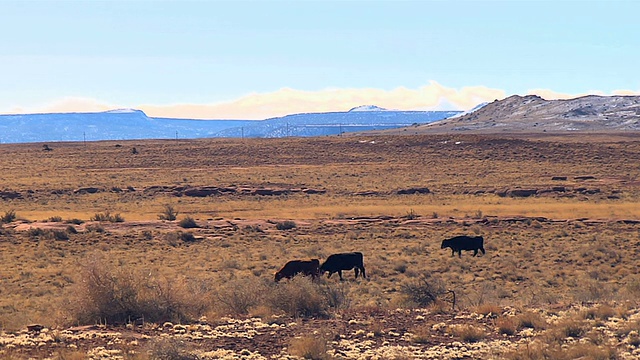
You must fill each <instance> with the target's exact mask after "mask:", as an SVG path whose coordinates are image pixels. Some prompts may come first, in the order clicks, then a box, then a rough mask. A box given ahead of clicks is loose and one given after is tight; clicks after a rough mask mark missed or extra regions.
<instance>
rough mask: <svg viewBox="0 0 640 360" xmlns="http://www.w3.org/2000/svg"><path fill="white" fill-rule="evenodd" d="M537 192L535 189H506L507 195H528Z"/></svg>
mask: <svg viewBox="0 0 640 360" xmlns="http://www.w3.org/2000/svg"><path fill="white" fill-rule="evenodd" d="M537 193H538V190H537V189H512V190H509V191H507V196H511V197H529V196H532V195H535V194H537Z"/></svg>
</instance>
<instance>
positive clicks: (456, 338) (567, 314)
mask: <svg viewBox="0 0 640 360" xmlns="http://www.w3.org/2000/svg"><path fill="white" fill-rule="evenodd" d="M443 310H444V309H434V308H431V309H396V310H381V309H359V310H350V311H347V312H344V313H340V314H336V315H335V316H334V317H332V318H330V319H291V318H279V317H272V318H269V319H268V320H263V319H260V318H245V319H232V318H226V317H225V318H220V319H218V320H214V321H207V320H206V319H201V321H199V322H197V323H194V324H189V325H181V324H172V323H164V324H150V323H146V324H129V325H126V326H121V327H115V326H108V325H94V326H82V327H71V328H66V329H49V328H44V327H41V326H38V325H31V326H29V327H28V328H26V329H23V330H21V331H17V332H10V333H7V332H3V333H1V335H0V354H2V355H3V356H5V357H9V358H63V357H61V354H65V352H66V353H67V354H68V353H69V352H78V353H83V354H86V356H87V358H89V359H126V358H135V357H138V358H140V357H142V356H149V355H151V356H156V357H157V358H162V357H163V356H167V357H169V356H174V355H175V356H177V355H178V354H179V356H181V357H180V358H185V359H186V358H193V359H286V358H297V357H305V356H306V357H308V358H335V359H501V358H515V357H514V355H513V354H514V353H516V354H517V353H518V352H519V351H523V349H527V351H530V349H533V348H540V347H542V348H544V347H546V348H548V349H549V351H551V350H550V349H552V348H553V347H554V346H559V349H564V350H565V351H566V352H567V354H569V353H570V352H571V350H572V349H574V353H576V351H577V352H580V351H582V352H583V353H586V355H585V356H584V357H580V358H584V359H592V358H599V357H598V355H599V354H601V353H603V352H605V351H606V352H607V354H610V355H615V356H614V357H609V358H618V359H637V358H638V357H639V356H640V349H638V345H639V344H640V338H639V337H638V330H640V329H639V326H638V323H639V322H640V309H631V310H628V311H626V312H625V313H624V314H607V315H605V316H602V315H600V314H599V313H598V310H597V306H591V307H573V308H567V309H563V310H555V311H554V310H546V311H542V310H535V311H532V312H531V313H533V314H535V316H539V317H537V318H536V319H542V320H540V321H541V323H536V322H535V321H532V323H530V324H524V325H523V324H519V325H518V324H516V325H515V328H514V331H513V332H511V329H510V328H509V326H508V325H505V321H506V320H507V319H514V320H516V323H517V321H520V322H523V321H522V319H523V314H522V312H519V311H517V310H516V309H512V308H502V309H500V311H502V313H493V312H488V313H486V314H481V313H475V312H467V311H453V312H449V311H446V310H444V311H443ZM589 314H592V316H589ZM609 315H611V316H609ZM568 321H572V322H573V324H574V326H575V327H576V329H577V330H576V329H573V330H572V328H571V327H567V326H566V325H563V324H567V322H568ZM507 323H508V322H507ZM575 324H578V325H575ZM567 328H569V330H567ZM571 331H573V332H571ZM558 333H560V334H561V335H559V336H558V335H557V334H558ZM296 339H297V340H298V342H296ZM305 339H307V342H306V343H305V342H304V340H305ZM318 344H320V345H318ZM304 351H308V353H307V354H305V353H304ZM163 354H164V355H163ZM171 354H173V355H171ZM171 358H175V357H171ZM519 358H525V359H526V358H536V357H533V356H532V357H519ZM556 358H564V357H560V356H558V357H556Z"/></svg>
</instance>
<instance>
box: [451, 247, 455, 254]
mask: <svg viewBox="0 0 640 360" xmlns="http://www.w3.org/2000/svg"><path fill="white" fill-rule="evenodd" d="M455 254H456V249H454V248H451V256H453V255H455Z"/></svg>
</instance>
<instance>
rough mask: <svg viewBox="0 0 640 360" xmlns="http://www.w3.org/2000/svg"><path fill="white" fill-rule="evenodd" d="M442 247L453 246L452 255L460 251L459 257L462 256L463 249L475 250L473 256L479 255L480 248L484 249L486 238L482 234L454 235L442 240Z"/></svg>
mask: <svg viewBox="0 0 640 360" xmlns="http://www.w3.org/2000/svg"><path fill="white" fill-rule="evenodd" d="M440 248H441V249H444V248H451V256H453V255H455V253H456V251H457V252H458V257H462V250H473V256H476V255H478V250H480V251H482V254H483V255H484V254H485V251H484V239H483V238H482V236H466V235H460V236H454V237H452V238H451V239H447V240H442V246H441V247H440Z"/></svg>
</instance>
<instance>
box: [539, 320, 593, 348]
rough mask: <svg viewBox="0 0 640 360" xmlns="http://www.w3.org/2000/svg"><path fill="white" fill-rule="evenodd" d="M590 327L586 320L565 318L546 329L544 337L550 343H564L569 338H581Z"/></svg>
mask: <svg viewBox="0 0 640 360" xmlns="http://www.w3.org/2000/svg"><path fill="white" fill-rule="evenodd" d="M589 329H590V326H589V324H587V323H585V321H584V320H578V319H564V320H562V321H560V322H559V323H557V324H554V325H553V327H552V328H550V329H549V330H547V331H546V333H545V336H544V338H545V339H546V340H547V342H548V343H552V342H555V343H558V344H562V343H564V342H565V341H566V339H567V338H574V339H577V338H581V337H582V336H583V335H585V334H586V333H587V331H588V330H589Z"/></svg>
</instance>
